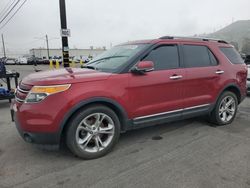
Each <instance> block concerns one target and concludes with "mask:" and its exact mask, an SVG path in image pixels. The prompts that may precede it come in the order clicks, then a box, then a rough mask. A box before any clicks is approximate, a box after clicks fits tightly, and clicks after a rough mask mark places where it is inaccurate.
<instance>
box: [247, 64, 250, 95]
mask: <svg viewBox="0 0 250 188" xmlns="http://www.w3.org/2000/svg"><path fill="white" fill-rule="evenodd" d="M247 94H248V95H249V94H250V66H249V65H248V75H247Z"/></svg>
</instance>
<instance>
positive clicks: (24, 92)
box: [17, 86, 29, 93]
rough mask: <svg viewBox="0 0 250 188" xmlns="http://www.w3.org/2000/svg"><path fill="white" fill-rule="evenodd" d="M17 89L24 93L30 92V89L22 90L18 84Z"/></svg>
mask: <svg viewBox="0 0 250 188" xmlns="http://www.w3.org/2000/svg"><path fill="white" fill-rule="evenodd" d="M17 90H18V91H21V92H22V93H29V91H25V90H22V89H21V88H20V87H19V86H17Z"/></svg>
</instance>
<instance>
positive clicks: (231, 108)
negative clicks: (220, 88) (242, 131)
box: [210, 91, 238, 125]
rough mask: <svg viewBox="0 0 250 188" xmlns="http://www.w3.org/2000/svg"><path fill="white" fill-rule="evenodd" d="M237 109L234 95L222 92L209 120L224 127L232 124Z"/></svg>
mask: <svg viewBox="0 0 250 188" xmlns="http://www.w3.org/2000/svg"><path fill="white" fill-rule="evenodd" d="M237 109H238V100H237V97H236V95H235V94H234V93H232V92H230V91H226V92H224V93H223V94H222V95H221V96H220V97H219V99H218V101H217V103H216V105H215V108H214V110H213V111H212V113H211V116H210V120H211V122H212V123H214V124H216V125H226V124H230V123H232V121H233V120H234V118H235V116H236V112H237Z"/></svg>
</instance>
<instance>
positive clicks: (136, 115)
mask: <svg viewBox="0 0 250 188" xmlns="http://www.w3.org/2000/svg"><path fill="white" fill-rule="evenodd" d="M246 78H247V67H246V65H245V64H244V62H243V60H242V59H241V56H240V55H239V53H238V52H237V51H236V50H235V49H234V48H233V46H231V45H230V44H228V43H226V42H225V41H222V40H214V39H201V38H180V37H179V38H178V37H161V38H160V39H156V40H147V41H136V42H129V43H125V44H121V45H118V46H116V47H114V48H112V49H110V50H108V51H106V52H104V53H103V54H101V55H100V56H98V57H97V58H95V59H93V60H92V61H90V62H89V63H87V64H85V66H84V67H82V68H65V69H59V70H50V71H45V72H39V73H35V74H31V75H29V76H27V77H25V78H24V79H23V80H22V81H21V83H20V85H19V87H18V89H17V91H16V99H15V102H14V104H13V106H12V109H13V111H14V119H15V122H16V126H17V129H18V131H19V133H20V135H21V136H22V137H23V138H24V140H25V141H27V142H30V143H36V144H44V145H59V143H61V141H62V140H64V141H65V142H66V144H67V146H68V148H69V149H70V150H71V151H72V152H73V153H74V154H75V155H77V156H79V157H81V158H84V159H92V158H97V157H101V156H103V155H105V154H107V153H108V152H109V151H110V150H111V149H112V148H113V147H114V145H115V144H116V143H117V141H118V138H119V135H120V133H122V132H125V131H127V130H131V129H135V128H139V127H145V126H149V125H155V124H160V123H166V122H170V121H175V120H180V119H186V118H191V117H195V116H201V115H206V114H207V115H208V116H209V117H210V118H209V119H210V120H211V122H213V123H215V124H217V125H226V124H229V123H231V122H232V121H233V119H234V118H235V115H236V111H237V107H238V104H240V103H241V101H242V100H243V99H244V97H245V96H246Z"/></svg>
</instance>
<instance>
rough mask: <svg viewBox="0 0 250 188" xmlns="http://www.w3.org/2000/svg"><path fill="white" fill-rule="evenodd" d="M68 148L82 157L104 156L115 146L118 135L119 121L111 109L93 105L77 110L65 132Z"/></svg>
mask: <svg viewBox="0 0 250 188" xmlns="http://www.w3.org/2000/svg"><path fill="white" fill-rule="evenodd" d="M66 134H67V135H66V142H67V146H68V147H69V149H70V150H71V151H72V152H73V153H74V154H75V155H77V156H78V157H80V158H83V159H94V158H98V157H101V156H104V155H105V154H107V153H108V152H110V151H111V149H112V148H113V147H114V146H115V144H116V142H117V141H118V139H119V135H120V122H119V119H118V117H117V115H116V114H115V112H114V111H113V110H111V109H110V108H108V107H106V106H102V105H94V106H89V107H87V108H85V109H84V110H83V111H80V112H78V113H77V114H76V115H75V116H74V117H73V119H72V120H71V122H70V124H69V128H68V130H67V133H66Z"/></svg>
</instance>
